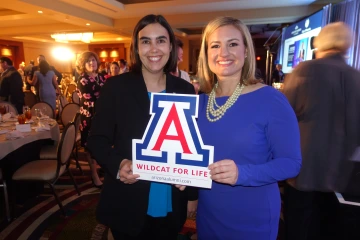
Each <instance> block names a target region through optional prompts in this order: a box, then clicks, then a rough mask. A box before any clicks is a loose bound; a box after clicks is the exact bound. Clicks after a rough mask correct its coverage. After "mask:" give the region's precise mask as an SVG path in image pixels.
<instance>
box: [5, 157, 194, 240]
mask: <svg viewBox="0 0 360 240" xmlns="http://www.w3.org/2000/svg"><path fill="white" fill-rule="evenodd" d="M81 165H82V169H83V171H84V175H82V174H81V173H80V171H79V170H77V169H74V168H75V165H72V166H73V167H72V169H73V171H72V172H73V174H74V176H75V179H76V182H77V183H78V186H79V188H80V191H81V196H78V195H77V193H76V191H75V189H74V187H73V185H71V181H70V178H69V177H68V176H67V175H65V176H63V177H61V179H59V181H58V184H56V186H55V188H56V190H57V192H58V194H59V198H60V200H61V201H62V202H63V205H64V207H65V209H66V212H67V216H66V217H64V216H63V215H61V213H60V210H59V207H58V205H57V203H56V201H55V199H54V197H53V195H52V194H51V191H50V189H49V188H45V190H44V192H43V193H42V194H41V195H39V196H37V197H35V198H32V199H29V200H28V201H26V202H25V203H24V204H22V205H17V206H16V211H15V215H16V216H17V217H16V219H15V220H13V221H12V222H11V223H6V222H5V221H2V222H1V224H0V239H1V240H14V239H41V240H47V239H49V240H74V239H78V240H83V239H84V240H86V239H91V240H107V239H109V240H111V239H113V238H112V235H111V233H110V231H109V229H108V228H107V227H106V226H104V225H102V224H99V223H98V222H97V221H96V219H95V209H96V205H97V203H98V199H99V193H100V191H99V189H97V188H95V187H93V185H92V183H91V179H90V171H89V167H88V165H87V163H86V162H81ZM1 206H3V205H1ZM1 211H2V212H1V214H0V215H1V217H2V218H3V210H1ZM194 232H195V221H194V220H193V219H188V220H187V222H186V224H185V226H184V229H183V231H182V232H181V234H179V238H178V239H179V240H186V239H190V238H189V236H191V235H192V234H193V233H194Z"/></svg>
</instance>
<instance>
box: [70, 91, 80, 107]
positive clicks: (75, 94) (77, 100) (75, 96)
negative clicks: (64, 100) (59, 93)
mask: <svg viewBox="0 0 360 240" xmlns="http://www.w3.org/2000/svg"><path fill="white" fill-rule="evenodd" d="M72 102H73V103H76V104H80V98H79V95H78V91H74V92H73V93H72Z"/></svg>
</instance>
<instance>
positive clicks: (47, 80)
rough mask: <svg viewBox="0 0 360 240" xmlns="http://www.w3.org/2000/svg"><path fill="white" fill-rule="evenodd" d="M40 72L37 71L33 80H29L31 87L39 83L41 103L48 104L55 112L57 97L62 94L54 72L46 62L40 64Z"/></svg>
mask: <svg viewBox="0 0 360 240" xmlns="http://www.w3.org/2000/svg"><path fill="white" fill-rule="evenodd" d="M38 69H39V71H36V72H35V74H34V78H33V79H32V80H27V81H28V83H29V84H31V85H37V83H38V82H39V96H40V101H42V102H46V103H48V104H49V105H50V106H51V107H52V108H53V111H55V110H56V95H58V94H59V93H60V88H59V86H58V84H57V82H56V76H55V73H54V71H52V70H50V65H49V63H48V62H47V61H46V60H43V61H41V62H40V63H39V68H38Z"/></svg>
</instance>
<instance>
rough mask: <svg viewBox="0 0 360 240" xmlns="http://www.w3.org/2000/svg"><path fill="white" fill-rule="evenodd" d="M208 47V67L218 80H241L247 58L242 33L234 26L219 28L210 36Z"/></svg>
mask: <svg viewBox="0 0 360 240" xmlns="http://www.w3.org/2000/svg"><path fill="white" fill-rule="evenodd" d="M207 46H208V48H207V55H208V65H209V68H210V70H211V71H212V72H213V73H214V74H215V75H216V76H217V78H218V79H219V80H221V79H223V78H224V77H225V78H226V77H234V78H237V79H240V77H241V71H242V68H243V66H244V62H245V56H246V48H245V45H244V41H243V36H242V34H241V32H240V31H239V30H238V29H237V28H235V27H234V26H232V25H227V26H222V27H219V28H218V29H216V30H215V31H214V32H213V33H212V34H211V35H209V38H208V41H207Z"/></svg>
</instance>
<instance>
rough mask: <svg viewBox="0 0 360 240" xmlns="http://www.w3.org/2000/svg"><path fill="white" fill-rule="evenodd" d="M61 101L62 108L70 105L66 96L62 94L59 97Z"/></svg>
mask: <svg viewBox="0 0 360 240" xmlns="http://www.w3.org/2000/svg"><path fill="white" fill-rule="evenodd" d="M59 100H60V106H61V107H62V108H64V107H65V105H66V104H68V103H69V102H68V100H67V99H66V97H65V95H62V94H61V95H60V96H59Z"/></svg>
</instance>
